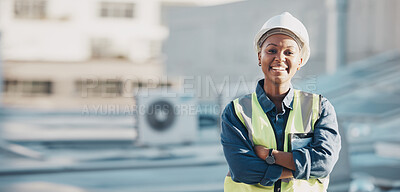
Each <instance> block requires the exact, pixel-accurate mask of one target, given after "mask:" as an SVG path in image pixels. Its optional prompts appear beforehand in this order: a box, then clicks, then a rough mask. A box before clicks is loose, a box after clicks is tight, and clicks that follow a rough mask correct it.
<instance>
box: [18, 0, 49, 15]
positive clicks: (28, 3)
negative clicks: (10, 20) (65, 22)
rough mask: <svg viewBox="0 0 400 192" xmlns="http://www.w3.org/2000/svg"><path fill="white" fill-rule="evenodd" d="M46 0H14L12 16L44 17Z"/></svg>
mask: <svg viewBox="0 0 400 192" xmlns="http://www.w3.org/2000/svg"><path fill="white" fill-rule="evenodd" d="M46 3H47V2H46V0H15V1H14V16H15V18H18V19H44V18H45V17H46Z"/></svg>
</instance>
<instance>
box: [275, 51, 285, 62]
mask: <svg viewBox="0 0 400 192" xmlns="http://www.w3.org/2000/svg"><path fill="white" fill-rule="evenodd" d="M285 60H286V56H285V54H284V53H283V52H280V53H278V54H276V56H275V61H278V62H284V61H285Z"/></svg>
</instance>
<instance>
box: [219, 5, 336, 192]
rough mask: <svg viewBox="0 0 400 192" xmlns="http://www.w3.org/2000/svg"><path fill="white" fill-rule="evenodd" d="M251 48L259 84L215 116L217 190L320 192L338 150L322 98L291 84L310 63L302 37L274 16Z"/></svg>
mask: <svg viewBox="0 0 400 192" xmlns="http://www.w3.org/2000/svg"><path fill="white" fill-rule="evenodd" d="M255 48H256V50H257V54H258V64H259V66H260V67H261V70H262V72H263V73H264V79H262V80H260V81H259V82H258V84H257V88H256V90H255V92H254V93H252V94H249V95H246V96H243V97H241V98H238V99H235V100H234V101H232V102H231V103H230V104H228V105H227V106H226V108H225V110H224V112H223V114H222V133H221V143H222V145H223V149H224V154H225V158H226V160H227V162H228V165H229V172H228V175H227V177H226V178H225V184H224V189H225V191H228V192H231V191H240V192H242V191H307V192H308V191H326V190H327V187H328V183H329V174H330V172H331V171H332V169H333V166H334V165H335V163H336V162H337V159H338V157H339V151H340V148H341V145H340V135H339V132H338V125H337V120H336V114H335V111H334V108H333V106H332V105H331V104H330V102H329V101H328V100H327V99H326V98H324V97H322V96H320V95H317V94H312V93H307V92H303V91H300V90H295V89H293V87H292V85H291V79H292V78H293V76H294V75H295V74H296V72H297V71H298V70H299V69H300V68H301V67H302V66H304V65H305V64H306V62H307V60H308V58H309V56H310V48H309V38H308V33H307V30H306V28H305V27H304V25H303V24H302V23H301V22H300V21H299V20H298V19H296V18H294V17H293V16H292V15H291V14H289V13H287V12H285V13H282V14H281V15H277V16H274V17H272V18H271V19H269V20H268V21H267V22H266V23H265V24H264V25H263V26H262V28H261V30H260V31H259V32H258V34H257V35H256V37H255Z"/></svg>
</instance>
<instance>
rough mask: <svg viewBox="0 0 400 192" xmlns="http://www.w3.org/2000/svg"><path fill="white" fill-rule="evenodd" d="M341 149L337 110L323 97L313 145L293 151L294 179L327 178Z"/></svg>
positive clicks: (315, 126)
mask: <svg viewBox="0 0 400 192" xmlns="http://www.w3.org/2000/svg"><path fill="white" fill-rule="evenodd" d="M340 149H341V138H340V135H339V130H338V123H337V119H336V112H335V109H334V108H333V106H332V104H331V103H330V102H329V101H328V100H327V99H326V98H324V97H322V99H321V114H320V118H319V119H318V120H317V121H316V122H315V125H314V138H313V141H312V143H310V144H309V145H307V146H306V147H304V148H300V149H296V150H293V151H292V153H293V160H294V162H295V166H296V171H293V176H294V178H296V179H309V178H310V177H314V178H324V177H327V176H328V175H329V174H330V173H331V171H332V169H333V166H334V165H335V164H336V162H337V160H338V158H339V152H340Z"/></svg>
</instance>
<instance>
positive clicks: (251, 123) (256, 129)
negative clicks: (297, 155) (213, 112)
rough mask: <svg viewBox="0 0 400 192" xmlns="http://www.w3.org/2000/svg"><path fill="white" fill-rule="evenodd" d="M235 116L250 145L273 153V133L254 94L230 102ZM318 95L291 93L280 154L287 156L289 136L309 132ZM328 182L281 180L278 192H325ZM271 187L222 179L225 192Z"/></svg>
mask: <svg viewBox="0 0 400 192" xmlns="http://www.w3.org/2000/svg"><path fill="white" fill-rule="evenodd" d="M233 105H234V109H235V112H236V116H237V117H238V118H239V119H240V121H241V122H242V123H243V125H245V127H246V129H247V130H248V134H249V138H250V140H251V141H252V144H253V146H254V145H262V146H265V147H267V148H269V149H277V144H276V140H275V133H274V129H273V127H272V126H271V123H270V122H269V119H268V117H267V115H266V114H265V113H264V111H263V109H262V108H261V106H260V103H259V102H258V99H257V94H256V93H255V92H254V93H252V94H249V95H246V96H243V97H241V98H238V99H235V100H234V101H233ZM319 111H320V95H317V94H311V93H307V92H303V91H300V90H294V98H293V108H292V110H291V111H290V113H289V117H288V120H287V124H286V128H285V139H284V151H285V152H290V147H289V143H290V142H289V133H309V132H313V130H314V124H315V122H316V121H317V119H318V118H319ZM328 183H329V178H328V177H327V178H323V179H321V178H319V179H317V178H310V179H309V180H302V179H293V178H291V179H283V180H282V182H281V186H280V189H281V191H282V192H305V191H307V192H309V191H313V192H314V191H316V192H320V191H322V192H323V191H326V190H327V188H328ZM274 187H275V186H263V185H260V184H256V185H249V184H245V183H238V182H235V181H233V180H232V178H231V177H230V176H229V174H228V176H226V178H225V183H224V191H225V192H258V191H259V192H266V191H271V192H273V191H274Z"/></svg>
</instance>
